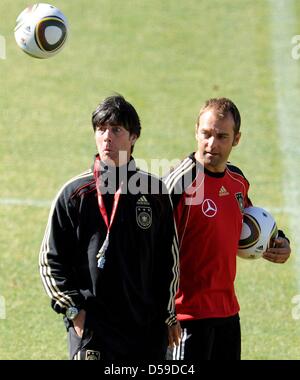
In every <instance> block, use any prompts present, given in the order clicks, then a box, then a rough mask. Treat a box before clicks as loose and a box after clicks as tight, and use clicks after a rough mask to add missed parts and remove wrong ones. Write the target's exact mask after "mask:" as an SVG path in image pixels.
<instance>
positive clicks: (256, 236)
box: [238, 207, 278, 259]
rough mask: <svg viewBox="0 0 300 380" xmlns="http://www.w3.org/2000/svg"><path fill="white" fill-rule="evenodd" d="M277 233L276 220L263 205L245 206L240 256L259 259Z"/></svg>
mask: <svg viewBox="0 0 300 380" xmlns="http://www.w3.org/2000/svg"><path fill="white" fill-rule="evenodd" d="M277 235H278V230H277V225H276V222H275V220H274V218H273V217H272V215H271V214H270V213H269V212H267V211H266V210H264V209H263V208H261V207H247V208H245V210H244V217H243V226H242V231H241V237H240V241H239V249H238V256H239V257H242V258H243V259H259V258H260V257H261V256H262V254H263V253H264V252H265V251H266V250H267V249H268V248H269V247H271V245H272V244H273V240H274V239H275V238H276V237H277Z"/></svg>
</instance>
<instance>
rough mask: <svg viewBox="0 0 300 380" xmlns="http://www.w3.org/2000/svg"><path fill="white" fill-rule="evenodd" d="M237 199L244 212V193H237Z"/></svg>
mask: <svg viewBox="0 0 300 380" xmlns="http://www.w3.org/2000/svg"><path fill="white" fill-rule="evenodd" d="M235 199H236V200H237V202H238V204H239V208H240V210H241V213H243V212H244V196H243V194H242V193H235Z"/></svg>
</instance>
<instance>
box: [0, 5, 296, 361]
mask: <svg viewBox="0 0 300 380" xmlns="http://www.w3.org/2000/svg"><path fill="white" fill-rule="evenodd" d="M278 1H280V0H278ZM52 3H53V4H54V5H56V6H58V7H59V8H60V9H61V10H62V11H63V12H64V13H65V14H66V15H67V17H68V19H69V23H70V38H69V40H68V42H67V44H66V46H65V48H64V50H63V51H62V52H61V53H59V54H58V55H57V56H56V57H53V58H51V59H49V60H37V59H33V58H30V57H29V56H27V55H25V54H24V53H23V52H21V50H20V49H19V48H18V47H17V45H16V44H15V41H14V36H13V28H14V26H15V19H16V17H17V15H18V14H19V13H20V12H21V10H23V9H24V8H25V7H26V6H27V5H28V2H27V1H24V0H14V1H13V2H12V1H10V0H1V3H0V17H1V22H0V35H2V36H4V37H5V40H6V59H3V60H2V59H0V163H1V165H0V184H1V185H0V186H1V192H0V217H1V229H0V257H1V260H0V296H2V297H4V298H5V303H6V319H0V359H67V340H66V336H65V331H64V326H63V323H62V320H61V316H59V315H57V314H55V313H54V312H53V311H52V310H51V309H50V306H49V305H50V303H49V299H48V297H47V296H46V294H45V292H44V290H43V288H42V284H41V281H40V278H39V273H38V253H39V248H40V243H41V240H42V237H43V233H44V229H45V226H46V222H47V215H48V211H49V210H48V207H47V206H43V205H40V207H37V206H38V204H37V205H36V206H35V207H34V206H30V205H26V200H33V201H46V202H47V201H50V200H51V199H53V197H54V196H55V193H56V192H57V190H58V189H59V188H60V186H61V185H62V184H63V183H64V182H65V181H66V180H67V179H69V178H71V177H72V176H74V175H76V174H78V173H80V172H81V171H83V170H85V169H86V168H88V167H89V166H90V165H91V162H92V158H93V154H94V152H95V144H94V141H93V134H92V128H91V124H90V117H91V113H92V111H93V110H94V108H95V107H96V105H97V104H98V103H99V101H100V100H102V99H103V98H104V97H105V96H107V95H110V94H111V93H112V92H119V93H121V94H123V95H124V96H125V97H126V98H128V100H129V101H131V102H132V103H133V104H134V105H135V106H136V108H137V110H138V112H139V114H140V116H141V120H142V135H141V138H140V140H139V142H138V143H137V145H136V148H135V157H136V158H140V159H145V160H147V162H148V163H150V159H152V158H165V159H174V158H178V159H181V158H183V157H184V156H185V155H186V154H187V153H189V152H191V151H193V150H194V149H195V141H194V133H193V128H194V123H195V119H196V116H197V112H198V109H199V106H200V105H201V103H202V102H203V101H204V100H205V99H207V98H209V97H213V96H226V97H229V98H232V99H233V100H234V101H235V102H236V104H237V105H238V107H239V109H240V111H241V115H242V135H243V136H242V140H241V143H240V145H239V146H238V147H237V148H235V150H234V153H233V156H232V162H233V163H235V164H237V165H238V166H240V167H241V168H242V169H243V171H244V173H245V175H246V176H247V177H248V179H249V180H250V182H251V192H250V195H251V198H252V201H253V202H254V203H255V204H257V205H259V206H263V207H266V208H267V209H269V210H270V211H271V212H272V213H273V215H274V216H275V217H276V219H277V222H278V225H279V226H280V227H282V228H283V229H284V230H285V232H286V233H287V234H288V236H289V237H290V238H291V244H292V248H293V256H292V257H291V259H290V260H289V261H288V262H287V263H286V264H285V265H283V266H279V265H274V264H271V263H269V262H266V261H265V260H258V261H257V262H248V261H243V260H242V259H238V275H237V280H236V289H237V293H238V296H239V301H240V305H241V313H240V314H241V324H242V344H243V346H242V358H243V359H300V343H299V338H300V320H297V319H293V318H292V309H293V307H295V305H294V304H293V303H292V298H293V296H295V295H297V294H300V287H299V285H300V281H299V276H300V268H299V265H298V263H299V261H297V259H296V258H297V255H299V253H300V252H299V249H300V246H299V244H298V243H297V241H296V238H298V237H297V233H298V231H296V229H295V215H297V212H298V211H299V204H300V198H299V193H297V192H296V193H295V192H294V193H289V191H290V189H291V187H290V184H289V183H286V181H285V178H286V177H285V175H286V173H287V172H288V170H287V168H289V164H288V163H287V162H289V161H288V159H291V160H292V163H293V164H295V163H297V162H298V164H299V163H300V153H299V146H300V145H298V144H297V141H296V139H295V138H293V134H291V135H290V134H289V129H288V126H285V125H281V124H280V125H279V122H278V120H280V117H279V116H280V115H281V114H280V112H281V108H280V107H278V106H277V104H278V99H284V98H282V96H284V93H285V92H287V93H289V92H290V93H291V94H292V96H291V98H290V99H289V105H290V107H291V110H292V111H293V112H292V111H291V112H289V114H288V116H286V120H289V122H290V123H291V127H292V128H294V129H296V128H298V123H299V118H298V116H299V115H298V114H297V112H299V111H297V106H296V101H297V97H298V99H299V95H300V90H299V88H300V87H299V78H300V77H299V71H300V60H299V61H297V60H293V59H292V58H291V48H292V45H291V43H290V40H291V38H292V36H293V35H296V34H300V22H299V20H300V17H299V16H300V1H298V0H295V1H293V0H291V1H289V0H286V1H285V4H286V7H287V8H286V9H285V11H284V12H280V14H279V15H278V18H277V19H275V21H274V18H272V16H271V15H272V9H274V8H273V7H275V9H277V8H276V4H275V3H276V0H273V1H272V0H270V1H269V0H254V1H253V0H202V1H200V0H185V1H181V0H114V1H111V0H89V1H88V2H85V1H83V0H74V1H72V2H71V1H67V0H59V1H52ZM276 12H277V13H278V12H279V11H278V10H277V11H276ZM292 15H293V17H294V18H292V17H291V16H292ZM281 17H282V22H283V24H282V25H281V24H280V25H276V22H277V21H278V20H281ZM290 18H291V20H290ZM272 20H273V21H272ZM276 20H277V21H276ZM284 28H286V30H285V32H286V33H284ZM274 29H275V30H278V36H275V35H274ZM281 32H282V33H281ZM285 36H290V37H289V38H288V39H286V38H285ZM274 46H275V48H274ZM276 46H281V49H282V50H281V51H280V54H277V57H279V58H277V59H274V49H276ZM281 57H282V61H281ZM284 63H286V64H284ZM276 67H277V68H278V70H277V71H276ZM281 72H282V73H287V76H286V77H283V78H281V79H280V78H278V76H280V75H281ZM288 73H290V75H288ZM292 73H297V74H296V75H292ZM276 83H283V86H284V88H283V89H282V93H283V95H282V93H281V90H280V88H279V89H278V86H277V88H276ZM284 91H285V92H284ZM284 101H285V100H282V102H281V104H284ZM293 105H295V107H293ZM298 108H299V106H298ZM283 112H284V110H283ZM283 120H284V118H283ZM284 128H287V129H284ZM282 136H285V137H286V140H285V144H287V145H288V146H289V147H290V149H287V150H284V149H283V148H282V146H283V142H282ZM297 177H298V174H297V173H295V175H294V176H292V177H291V183H292V185H293V186H294V187H295V188H296V189H297V188H298V187H299V185H300V183H299V184H298V182H297V181H299V180H298V179H297ZM292 185H291V186H292ZM290 197H293V200H299V202H292V204H289V203H288V200H289V198H290ZM9 200H18V201H20V202H21V204H20V205H16V204H7V203H8V201H9ZM291 201H292V199H291ZM22 202H23V204H22ZM298 241H299V240H298Z"/></svg>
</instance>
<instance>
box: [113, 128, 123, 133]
mask: <svg viewBox="0 0 300 380" xmlns="http://www.w3.org/2000/svg"><path fill="white" fill-rule="evenodd" d="M112 131H113V133H114V134H118V133H120V132H121V131H122V129H121V128H120V127H113V128H112Z"/></svg>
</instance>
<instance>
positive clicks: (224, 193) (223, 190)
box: [219, 186, 229, 197]
mask: <svg viewBox="0 0 300 380" xmlns="http://www.w3.org/2000/svg"><path fill="white" fill-rule="evenodd" d="M224 195H229V192H228V191H227V190H226V188H225V187H224V186H221V188H220V190H219V197H223V196H224Z"/></svg>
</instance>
